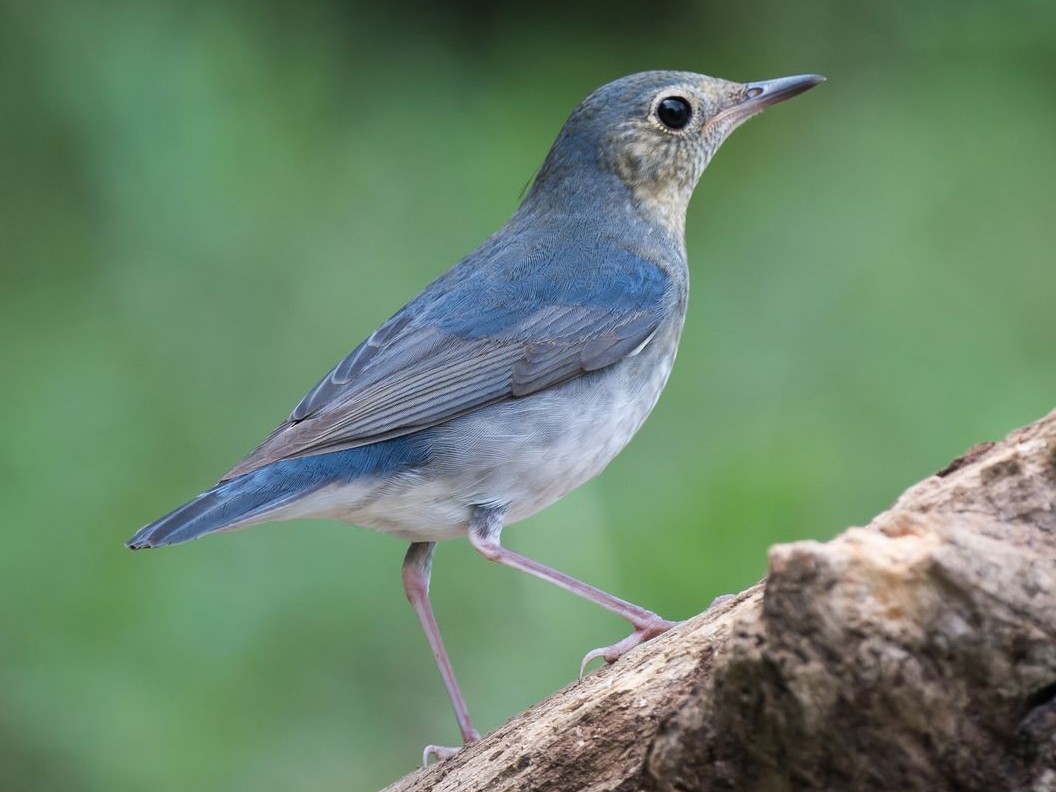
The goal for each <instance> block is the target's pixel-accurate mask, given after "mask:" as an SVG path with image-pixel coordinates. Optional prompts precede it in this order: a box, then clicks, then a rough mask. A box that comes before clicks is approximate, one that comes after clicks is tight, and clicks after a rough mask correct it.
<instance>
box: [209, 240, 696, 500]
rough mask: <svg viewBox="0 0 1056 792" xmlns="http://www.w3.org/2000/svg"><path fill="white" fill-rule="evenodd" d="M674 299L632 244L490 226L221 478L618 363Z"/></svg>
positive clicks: (398, 431)
mask: <svg viewBox="0 0 1056 792" xmlns="http://www.w3.org/2000/svg"><path fill="white" fill-rule="evenodd" d="M674 299H675V298H674V296H673V295H672V294H671V283H670V280H669V278H668V276H667V274H666V273H665V272H664V271H663V270H661V269H660V268H659V267H657V266H656V265H655V264H653V263H652V262H650V261H647V260H646V259H644V258H641V257H640V256H638V255H637V254H635V253H632V252H629V251H626V250H622V249H618V248H614V247H612V246H608V245H602V244H600V243H599V244H598V245H597V247H596V248H594V249H591V248H586V247H576V248H568V247H562V246H560V245H557V244H553V243H551V244H550V245H545V244H540V245H537V246H534V247H533V248H527V247H526V246H524V245H523V244H521V243H518V242H516V241H510V242H504V241H503V240H501V239H500V238H492V240H489V242H488V243H485V245H484V246H483V247H482V248H480V249H479V250H477V251H476V252H474V253H473V254H471V255H470V256H469V257H467V258H466V259H464V260H463V261H462V262H460V263H459V264H458V265H457V266H455V267H454V268H452V269H451V270H449V271H448V272H447V273H445V274H444V275H443V276H441V277H440V278H439V279H438V280H436V281H434V282H433V283H432V284H431V285H430V286H429V287H427V288H426V289H425V291H423V292H422V293H421V294H420V295H419V296H418V297H417V298H415V299H414V300H413V301H412V302H410V303H409V304H407V305H406V306H405V307H404V308H403V309H402V310H400V311H399V312H398V313H397V314H396V315H395V316H393V317H392V318H391V319H389V320H388V321H387V322H385V324H383V325H382V326H381V327H380V328H378V330H377V331H376V332H375V333H374V334H373V335H371V336H370V337H369V338H368V339H367V340H366V341H364V342H363V343H362V344H360V345H359V347H357V348H356V349H355V350H354V351H353V352H352V353H351V354H350V355H348V357H346V358H345V359H344V360H342V361H341V362H340V363H338V364H337V365H336V366H335V367H334V368H333V369H332V370H331V371H330V373H329V374H327V376H326V377H324V378H323V379H322V380H321V381H320V382H319V383H318V384H317V385H316V386H315V387H314V388H313V389H312V390H311V391H310V392H309V393H308V395H307V396H305V397H304V399H303V400H302V401H301V403H300V404H298V405H297V407H296V408H295V409H294V410H293V412H292V413H291V414H290V417H289V418H288V419H287V420H286V422H285V423H283V424H282V425H281V426H279V427H278V428H277V429H276V430H275V431H274V432H272V434H271V435H270V436H269V437H268V438H267V439H266V440H265V441H264V442H263V443H262V444H261V445H260V446H259V447H258V448H257V449H256V450H255V451H254V452H253V453H252V454H250V455H249V456H248V457H246V458H245V459H244V460H243V461H242V462H240V463H239V464H238V465H237V466H236V467H235V468H234V469H233V470H231V472H229V473H228V474H227V475H226V476H225V477H224V479H225V480H226V479H229V478H233V477H235V476H238V475H242V474H243V473H247V472H249V471H251V470H254V469H256V468H258V467H261V466H262V465H267V464H270V463H272V462H276V461H278V460H281V459H288V458H290V457H297V456H306V455H310V454H319V453H326V452H330V451H337V450H340V449H345V448H354V447H356V446H360V445H365V444H368V443H374V442H378V441H380V440H385V439H388V438H391V437H398V436H400V435H404V434H408V433H410V432H414V431H417V430H419V429H423V428H426V427H429V426H435V425H436V424H438V423H442V422H444V421H447V420H450V419H451V418H454V417H456V416H458V415H462V414H464V413H467V412H469V411H471V410H474V409H479V408H480V407H482V406H484V405H488V404H492V403H495V402H498V401H501V400H503V399H509V398H517V397H521V396H527V395H529V394H532V393H537V392H539V391H541V390H544V389H546V388H549V387H552V386H554V385H556V384H558V383H561V382H563V381H565V380H568V379H570V378H572V377H576V376H579V375H581V374H583V373H585V372H588V371H594V370H596V369H600V368H604V367H605V366H609V365H612V364H613V363H615V362H617V361H619V360H621V359H623V358H624V357H625V356H627V355H628V354H630V353H631V352H633V351H634V350H635V349H637V348H638V347H640V346H641V345H642V344H644V343H646V342H647V341H648V340H649V338H650V336H651V335H652V334H653V333H654V332H655V330H656V329H657V327H658V326H659V324H660V321H661V319H662V318H663V316H664V310H665V307H666V306H668V305H669V304H670V302H669V301H672V300H674Z"/></svg>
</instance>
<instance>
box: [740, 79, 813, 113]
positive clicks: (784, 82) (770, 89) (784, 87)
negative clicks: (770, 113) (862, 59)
mask: <svg viewBox="0 0 1056 792" xmlns="http://www.w3.org/2000/svg"><path fill="white" fill-rule="evenodd" d="M823 82H825V78H824V77H822V76H821V75H820V74H797V75H796V76H795V77H778V78H777V79H776V80H763V81H762V82H753V83H748V84H747V85H746V86H745V88H746V89H747V90H746V91H745V92H744V101H743V102H741V106H744V105H755V106H762V107H768V106H770V105H772V104H777V103H778V102H783V101H785V100H786V99H791V98H792V97H793V96H798V95H799V94H801V93H803V92H804V91H809V90H810V89H811V88H813V87H814V86H815V85H817V84H818V83H823Z"/></svg>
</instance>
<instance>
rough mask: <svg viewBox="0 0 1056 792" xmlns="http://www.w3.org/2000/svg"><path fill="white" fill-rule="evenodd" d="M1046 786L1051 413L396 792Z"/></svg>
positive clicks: (1055, 753)
mask: <svg viewBox="0 0 1056 792" xmlns="http://www.w3.org/2000/svg"><path fill="white" fill-rule="evenodd" d="M918 789H919V790H928V791H929V792H939V791H940V790H979V791H980V792H995V791H996V790H1031V791H1032V792H1041V791H1042V790H1056V412H1054V413H1052V414H1050V415H1049V416H1047V417H1046V418H1044V419H1042V420H1040V421H1038V422H1037V423H1035V424H1033V425H1031V426H1028V427H1026V428H1024V429H1020V430H1018V431H1016V432H1013V433H1012V434H1011V435H1010V436H1009V437H1007V438H1006V439H1005V440H1003V441H1001V442H1000V443H991V444H984V445H982V446H977V447H976V448H974V449H972V450H971V451H970V452H969V453H967V454H966V455H965V456H964V457H961V458H959V459H958V460H955V461H954V462H953V463H951V464H950V465H949V466H948V467H947V468H946V469H945V470H943V471H940V473H938V474H936V475H934V476H931V477H929V478H928V479H925V480H924V481H922V482H920V483H919V484H917V485H915V486H914V487H912V488H911V489H909V490H908V491H907V492H906V493H905V494H903V495H902V497H901V498H899V500H898V501H897V502H896V503H895V504H894V506H892V507H891V508H890V509H889V510H888V511H886V512H884V513H883V514H880V515H879V516H877V517H876V518H875V519H874V520H873V521H872V522H871V523H870V524H869V526H867V527H865V528H851V529H849V530H847V531H846V532H844V533H843V534H841V535H840V536H838V537H837V538H835V539H833V540H832V541H831V542H827V543H819V542H809V541H808V542H797V543H794V544H789V545H779V546H776V547H774V548H772V549H771V551H770V568H769V572H768V574H767V577H766V579H765V581H764V582H763V583H761V584H759V585H757V586H754V587H753V588H751V589H749V590H747V591H745V592H743V593H742V594H740V595H738V596H736V597H734V598H732V599H729V600H726V601H724V602H722V603H721V604H720V605H717V606H715V607H713V608H712V609H711V610H709V611H708V612H707V613H704V614H702V615H700V616H697V617H695V618H693V619H690V620H689V621H687V622H685V623H683V624H681V625H679V626H678V627H677V628H676V629H674V630H672V631H671V632H669V633H667V634H666V635H663V636H661V637H660V638H658V639H655V640H654V641H651V642H649V643H648V644H646V645H644V646H642V647H640V648H638V649H636V650H635V651H633V652H630V653H629V654H627V655H626V656H625V657H624V658H622V659H621V660H620V661H619V662H618V663H616V664H615V665H614V666H612V667H610V668H606V669H602V670H601V671H599V672H597V673H595V674H593V675H591V676H589V677H587V678H586V679H584V680H582V681H580V682H578V683H575V684H572V685H570V686H568V687H567V688H565V689H564V690H562V691H561V692H559V693H557V694H556V695H554V696H552V697H551V698H549V699H547V700H546V701H543V702H541V703H539V704H537V705H535V706H534V707H532V708H531V709H529V710H528V711H527V712H525V713H523V714H521V715H520V716H518V717H516V718H514V719H513V720H512V721H510V722H509V723H507V724H506V725H505V726H503V727H502V728H500V729H498V730H497V731H496V732H494V733H492V734H490V735H488V736H487V737H485V738H484V739H483V740H481V741H480V742H479V743H477V744H475V745H473V746H470V747H469V748H467V749H466V750H464V751H462V752H460V753H459V754H458V755H456V756H455V757H453V758H451V759H448V760H446V761H444V762H441V763H439V764H438V765H434V766H432V767H429V768H426V769H423V770H420V771H417V772H415V773H412V774H411V775H409V776H407V777H406V778H404V779H403V780H401V781H399V782H397V783H396V784H394V785H392V786H390V787H388V789H387V791H386V792H410V791H411V790H435V791H436V792H443V791H444V790H459V792H471V791H472V790H488V792H507V791H510V792H512V791H513V790H560V791H561V792H565V791H566V790H567V791H571V790H627V791H629V790H657V791H660V790H662V791H663V792H685V791H687V790H745V791H746V792H783V790H853V791H855V792H857V791H858V790H899V791H900V792H902V791H904V790H918Z"/></svg>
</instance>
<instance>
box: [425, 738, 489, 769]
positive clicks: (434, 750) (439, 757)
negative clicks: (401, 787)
mask: <svg viewBox="0 0 1056 792" xmlns="http://www.w3.org/2000/svg"><path fill="white" fill-rule="evenodd" d="M462 738H463V739H464V740H465V745H461V746H459V747H458V748H452V747H450V746H447V745H427V746H425V750H424V751H422V767H428V766H429V757H430V756H435V757H436V761H438V762H442V761H444V760H445V759H450V758H451V757H452V756H454V755H455V754H457V753H458V752H459V751H461V750H462V749H463V748H465V747H466V745H469V744H470V743H473V742H476V741H477V740H479V739H480V732H478V731H477V730H476V729H473V730H472V731H471V732H469V733H468V734H463V735H462Z"/></svg>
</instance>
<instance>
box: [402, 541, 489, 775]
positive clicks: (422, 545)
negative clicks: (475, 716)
mask: <svg viewBox="0 0 1056 792" xmlns="http://www.w3.org/2000/svg"><path fill="white" fill-rule="evenodd" d="M435 549H436V543H435V542H414V543H413V544H412V545H411V546H410V548H409V549H408V550H407V555H406V556H405V557H404V559H403V590H404V591H405V592H406V593H407V599H408V600H409V601H410V603H411V607H412V608H414V612H415V613H416V614H417V615H418V621H419V622H421V625H422V630H423V631H424V632H425V637H426V640H428V641H429V648H430V649H432V650H433V657H435V658H436V665H437V667H438V668H439V669H440V676H441V677H443V680H444V685H445V686H446V687H447V694H448V695H449V696H450V697H451V704H452V706H454V708H455V718H457V719H458V728H459V730H460V731H461V732H462V740H463V741H464V742H465V743H471V742H473V741H474V740H479V739H480V733H479V732H477V730H476V729H474V728H473V723H472V722H471V721H470V719H469V709H468V708H467V707H466V700H465V699H464V698H463V697H462V691H461V690H459V687H458V680H456V679H455V672H454V669H452V668H451V660H450V658H449V657H448V656H447V650H446V649H444V641H443V639H442V638H441V637H440V629H439V628H438V627H437V626H436V619H435V618H434V616H433V606H432V605H431V604H430V602H429V575H430V573H431V571H432V566H433V551H434V550H435ZM458 751H459V749H458V748H448V747H445V746H442V745H427V746H426V747H425V751H424V753H423V754H422V764H429V755H430V754H432V755H433V756H435V757H436V758H437V759H446V758H447V757H448V756H452V755H453V754H455V753H457V752H458Z"/></svg>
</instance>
